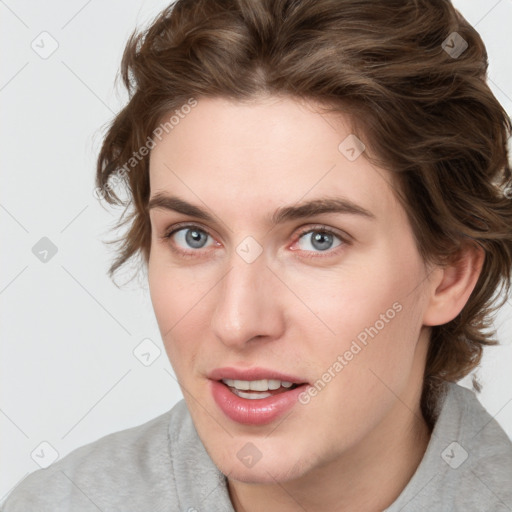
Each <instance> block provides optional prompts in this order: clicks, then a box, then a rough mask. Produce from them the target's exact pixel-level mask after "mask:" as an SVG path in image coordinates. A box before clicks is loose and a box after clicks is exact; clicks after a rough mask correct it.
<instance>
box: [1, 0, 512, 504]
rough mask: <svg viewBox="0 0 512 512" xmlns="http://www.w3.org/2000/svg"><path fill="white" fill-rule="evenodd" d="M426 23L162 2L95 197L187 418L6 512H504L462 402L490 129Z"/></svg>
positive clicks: (139, 434) (282, 3) (129, 51)
mask: <svg viewBox="0 0 512 512" xmlns="http://www.w3.org/2000/svg"><path fill="white" fill-rule="evenodd" d="M486 69H487V56H486V51H485V48H484V45H483V43H482V41H481V39H480V37H479V35H478V34H477V32H476V31H475V30H474V29H473V28H472V27H471V26H470V25H469V24H468V23H467V22H466V21H465V20H464V18H463V17H462V16H461V15H460V14H459V13H458V12H457V11H456V10H455V9H454V8H453V6H452V5H451V4H450V2H449V1H448V0H414V1H411V0H390V1H386V2H377V1H368V0H365V1H362V0H336V1H334V0H294V1H291V0H190V1H183V0H179V1H178V2H176V3H175V4H173V5H171V6H170V7H169V8H167V9H166V10H165V11H164V12H162V13H161V15H160V16H159V17H158V19H156V20H155V22H154V23H153V24H152V26H151V27H150V28H149V29H148V30H147V31H145V32H143V33H141V34H134V35H133V36H132V38H131V39H130V41H129V43H128V45H127V48H126V51H125V54H124V57H123V61H122V76H123V79H124V82H125V85H126V87H127V88H128V89H129V91H130V93H131V96H130V101H129V103H128V104H127V106H126V107H125V108H124V109H123V110H122V111H121V112H120V113H119V114H118V115H117V117H116V118H115V119H114V121H113V123H112V125H111V126H110V128H109V131H108V133H107V135H106V137H105V140H104V143H103V147H102V149H101V152H100V155H99V159H98V169H97V189H96V195H97V197H99V198H104V199H105V200H107V201H108V202H109V203H116V202H120V199H119V197H118V196H117V195H116V187H119V186H120V183H121V182H122V183H124V184H125V185H126V188H127V190H128V191H129V194H130V201H129V202H128V203H126V206H127V208H130V215H129V216H128V217H126V218H125V219H124V223H126V225H127V227H128V229H127V232H126V236H125V238H124V239H123V240H121V246H120V248H119V255H118V258H117V259H116V261H115V262H114V263H113V265H112V267H111V269H110V271H111V274H113V273H114V272H115V270H117V269H118V268H119V267H120V266H121V265H123V264H124V263H125V262H126V261H127V260H129V259H130V258H132V257H134V256H137V255H141V256H142V264H143V265H145V267H146V269H147V272H148V278H149V286H150V291H151V298H152V303H153V306H154V310H155V314H156V318H157V321H158V325H159V328H160V331H161V334H162V340H163V343H164V345H165V348H166V351H167V355H168V357H169V359H170V362H171V364H172V366H173V368H174V370H175V373H176V376H177V378H178V380H179V383H180V386H181V389H182V391H183V395H184V400H182V401H181V402H179V403H178V404H177V405H176V406H175V407H174V408H173V409H172V410H170V411H169V412H167V413H166V414H164V415H162V416H160V417H158V418H155V419H154V420H152V421H150V422H148V423H146V424H144V425H141V426H139V427H136V428H132V429H129V430H125V431H122V432H117V433H114V434H111V435H109V436H106V437H104V438H102V439H100V440H98V441H96V442H94V443H92V444H89V445H87V446H84V447H82V448H79V449H77V450H75V451H74V452H72V453H71V454H69V455H67V456H66V457H64V458H63V459H62V460H60V461H58V462H57V463H55V464H54V465H52V466H50V467H49V468H48V469H45V470H41V471H38V472H35V473H33V474H31V475H30V476H29V477H28V478H27V479H26V480H25V481H24V482H23V483H22V484H21V485H20V486H19V487H18V488H17V489H16V490H15V492H14V493H13V494H12V495H11V497H10V498H9V499H8V500H7V503H6V505H5V508H4V510H5V512H14V511H22V510H23V511H24V512H26V511H29V510H38V511H41V510H52V511H64V510H73V511H82V510H83V511H85V510H103V511H114V510H115V511H132V510H133V511H141V510H144V511H149V510H151V511H164V510H165V511H189V512H193V511H203V510H204V511H208V512H211V511H231V512H233V511H237V512H240V511H246V512H256V511H258V512H259V511H265V512H273V511H279V512H288V511H298V510H307V511H320V510H321V511H325V512H328V511H338V512H339V511H354V510H357V511H365V512H377V511H382V510H386V511H388V512H398V511H419V510H435V511H436V512H439V511H451V512H453V511H464V512H467V511H483V510H485V511H493V512H494V511H498V510H512V443H511V441H510V440H509V439H508V438H507V436H506V434H505V433H504V431H503V430H502V429H501V428H500V427H499V425H498V424H497V422H496V421H495V420H494V419H492V417H491V416H490V415H489V414H488V413H487V412H486V411H485V409H484V408H483V407H482V406H481V405H480V403H479V402H478V400H477V399H476V398H475V395H474V394H473V393H472V392H471V391H469V390H467V389H465V388H462V387H460V386H459V385H457V384H456V382H457V381H458V380H459V379H461V378H462V377H464V376H465V375H467V374H468V373H469V372H470V371H471V370H472V369H474V368H475V367H476V366H477V365H478V363H479V360H480V357H481V354H482V349H483V347H484V346H486V345H488V344H491V343H493V339H492V337H491V335H490V334H489V332H488V326H489V321H490V313H491V311H492V307H493V305H495V301H494V299H495V298H496V294H497V292H498V291H499V290H500V289H501V287H503V286H504V287H505V290H507V287H508V285H509V283H510V271H511V268H512V201H511V196H512V194H511V193H510V191H511V188H510V187H511V186H512V178H511V173H510V166H509V162H508V155H507V141H508V138H509V136H510V129H511V126H510V121H509V119H508V117H507V115H506V113H505V112H504V110H503V109H502V107H501V106H500V104H499V103H498V101H497V100H496V98H495V97H494V96H493V94H492V93H491V91H490V90H489V88H488V86H487V85H486V82H485V75H486Z"/></svg>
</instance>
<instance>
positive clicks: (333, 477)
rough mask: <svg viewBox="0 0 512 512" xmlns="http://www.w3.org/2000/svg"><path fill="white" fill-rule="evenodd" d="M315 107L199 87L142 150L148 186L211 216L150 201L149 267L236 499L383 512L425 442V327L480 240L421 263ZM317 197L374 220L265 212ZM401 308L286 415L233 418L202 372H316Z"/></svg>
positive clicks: (462, 292) (379, 188)
mask: <svg viewBox="0 0 512 512" xmlns="http://www.w3.org/2000/svg"><path fill="white" fill-rule="evenodd" d="M318 107H319V105H318V104H315V103H313V102H309V103H305V102H299V101H298V100H295V99H292V98H287V97H265V98H258V99H257V100H255V101H252V102H245V103H239V102H231V101H228V100H226V99H222V98H215V99H206V98H201V99H199V101H198V105H197V106H196V107H195V108H194V109H192V111H191V112H190V113H189V114H188V115H187V116H186V117H185V118H184V119H182V120H181V121H180V123H179V124H178V125H177V126H176V127H175V128H174V129H173V130H172V131H170V132H169V133H168V134H166V135H165V136H164V138H163V139H162V141H161V142H159V143H158V144H157V145H156V147H155V148H154V149H153V150H152V152H151V157H150V184H151V197H154V196H155V194H157V193H167V194H172V195H175V196H178V197H180V198H182V199H183V200H185V201H187V202H189V203H193V204H194V205H197V206H199V207H200V208H203V209H206V210H207V211H208V212H209V213H210V214H212V215H214V216H215V222H210V221H202V220H199V219H197V218H195V217H190V216H188V215H184V214H182V213H177V212H173V211H169V210H166V209H162V208H153V209H151V210H150V218H151V229H152V242H151V253H150V258H149V261H148V276H149V287H150V292H151V299H152V303H153V307H154V311H155V315H156V319H157V322H158V325H159V329H160V332H161V334H162V339H163V342H164V345H165V348H166V351H167V354H168V357H169V359H170V362H171V364H172V366H173V368H174V371H175V373H176V376H177V378H178V380H179V382H180V386H181V388H182V391H183V394H184V397H185V400H186V402H187V406H188V408H189V411H190V414H191V416H192V419H193V421H194V424H195V426H196V429H197V431H198V434H199V436H200V438H201V440H202V442H203V444H204V446H205V448H206V450H207V451H208V453H209V455H210V457H211V458H212V460H213V461H214V463H215V464H216V465H217V467H218V468H219V469H220V470H221V471H222V472H223V473H224V474H225V475H227V476H228V484H229V492H230V497H231V500H232V502H233V505H234V507H235V509H236V510H237V511H248V512H249V511H250V512H253V511H266V512H269V511H270V512H272V511H274V510H275V511H278V510H279V511H280V512H283V511H285V512H286V511H292V510H294V511H295V510H298V509H299V510H300V509H301V507H303V508H304V509H305V510H323V511H331V510H332V511H334V510H336V511H343V510H362V511H378V510H382V509H384V508H385V507H387V506H389V505H390V504H391V503H392V502H393V501H394V500H395V499H396V498H397V497H398V495H399V494H400V492H401V491H402V490H403V489H404V487H405V486H406V484H407V482H408V481H409V479H410V478H411V476H412V475H413V473H414V471H415V469H416V468H417V466H418V464H419V462H420V461H421V458H422V456H423V454H424V452H425V449H426V446H427V444H428V441H429V438H430V432H429V430H428V428H427V426H426V423H425V421H424V419H423V417H422V415H421V412H420V406H419V402H420V395H421V389H422V375H423V370H424V367H425V358H426V353H427V348H428V340H429V335H430V326H432V325H438V324H442V323H446V322H448V321H450V320H451V319H453V318H454V317H455V316H456V315H457V314H458V313H459V312H460V310H461V309H462V307H463V306H464V304H465V302H466V301H467V299H468V297H469V295H470V293H471V290H472V289H473V287H474V285H475V283H476V280H477V278H478V273H479V271H480V268H481V264H482V261H483V260H482V254H481V253H480V252H479V251H477V250H476V249H475V250H467V251H466V252H465V253H464V257H463V258H461V260H459V262H458V263H457V264H456V266H455V265H454V266H449V267H445V268H440V267H433V266H432V267H431V266H427V265H426V264H425V263H424V261H423V260H422V258H421V256H420V255H419V253H418V250H417V248H416V245H415V242H414V237H413V233H412V230H411V227H410V224H409V221H408V219H407V216H406V214H405V211H404V209H403V208H402V206H401V205H400V204H399V202H398V201H397V200H396V198H395V195H394V191H393V180H392V176H391V174H390V173H389V172H388V171H385V170H383V169H378V168H375V167H374V166H373V165H371V164H370V163H369V161H368V160H367V159H366V158H365V157H364V154H363V155H361V156H360V157H359V158H357V159H356V160H354V161H349V160H348V159H347V158H346V157H345V156H344V154H342V153H341V152H340V151H339V150H338V146H339V144H340V143H341V142H342V141H343V140H344V139H345V138H346V137H347V136H348V135H349V134H350V133H351V129H350V124H349V122H348V119H346V118H344V117H342V116H340V115H338V116H334V115H333V114H321V113H319V109H318ZM369 150H370V148H369V147H368V146H367V150H366V151H369ZM325 196H329V197H344V198H346V199H350V200H351V201H352V202H354V203H356V204H357V205H359V206H361V207H363V208H365V209H367V210H369V211H370V212H371V213H372V214H373V215H374V218H366V217H363V216H360V215H354V214H343V213H323V214H317V215H314V216H311V217H308V218H307V219H297V220H289V221H286V222H285V223H283V224H279V225H276V226H274V227H272V226H271V225H270V224H268V222H267V220H266V219H267V216H269V215H271V214H272V213H273V212H274V211H275V210H276V209H277V208H279V207H282V206H285V205H294V204H296V203H297V202H299V201H306V200H311V199H316V198H320V197H325ZM180 222H190V223H191V224H193V225H194V226H197V228H199V229H202V230H203V231H204V232H205V234H204V237H205V241H204V246H203V247H202V248H195V246H191V245H190V244H187V242H186V240H185V234H187V230H186V228H184V229H183V230H182V231H181V232H180V233H176V234H174V235H173V236H172V237H171V238H168V239H166V238H164V235H165V234H166V232H168V231H169V230H170V228H171V227H172V226H175V225H176V224H177V223H180ZM197 228H196V229H197ZM299 228H300V230H299ZM321 228H324V229H325V228H327V229H332V230H334V231H335V232H336V236H335V237H334V238H333V239H332V242H331V245H330V246H329V243H325V242H324V243H325V246H324V247H327V249H326V250H321V249H318V244H317V245H315V244H314V243H313V241H312V234H311V231H310V232H309V234H302V232H307V231H308V229H311V230H313V231H314V233H316V232H318V231H320V232H321V231H322V229H321ZM193 230H194V228H192V231H193ZM301 230H303V231H301ZM314 233H313V234H314ZM338 234H339V235H340V237H342V238H337V236H338ZM206 235H209V236H208V237H206ZM247 236H252V237H253V238H254V239H255V240H256V241H257V242H258V243H259V244H260V245H261V247H262V248H263V252H262V254H261V255H259V256H258V257H257V258H256V259H255V261H253V262H252V263H248V262H247V261H245V260H244V259H243V258H241V257H240V256H239V254H238V253H237V252H236V248H237V246H238V245H239V244H240V243H241V242H242V241H243V240H244V239H245V238H246V237H247ZM343 240H344V241H343ZM321 247H322V246H321ZM173 248H174V249H176V250H179V249H181V250H183V251H185V252H187V253H189V254H190V257H188V258H187V257H184V256H183V255H181V254H179V253H177V252H174V251H173ZM308 256H311V257H308ZM395 303H399V305H400V306H401V308H402V309H401V311H400V312H398V313H396V315H395V316H394V318H393V319H391V320H389V321H388V322H387V323H386V324H385V327H384V328H383V329H382V330H380V331H379V333H378V335H377V336H375V337H374V338H373V339H370V340H369V342H368V344H367V346H365V347H364V349H363V350H361V351H360V352H359V353H358V354H357V355H355V356H354V357H353V358H352V360H350V361H348V362H347V364H346V365H345V366H344V367H343V369H342V370H341V371H339V372H337V373H335V377H334V378H332V379H331V381H330V382H329V383H328V384H327V385H326V386H325V388H324V389H323V390H322V391H321V392H319V393H318V394H317V395H316V396H315V397H313V398H311V400H310V401H309V403H307V404H305V405H303V404H300V403H297V404H296V405H295V406H294V407H293V409H292V411H291V413H289V414H288V415H285V417H284V418H278V420H276V421H275V422H272V423H271V424H269V425H263V426H252V425H241V424H238V423H236V422H234V421H232V420H231V419H229V418H227V417H226V416H225V415H224V413H223V412H222V411H221V410H220V409H219V408H218V406H217V405H216V404H215V402H214V400H213V398H212V396H211V394H210V392H209V386H208V384H209V381H208V379H207V374H208V372H209V371H211V370H213V369H214V368H218V367H224V366H237V367H242V368H250V367H252V366H260V367H265V368H271V369H276V370H279V371H282V372H284V373H289V374H292V375H297V376H301V377H303V380H304V381H307V382H310V383H314V382H315V381H316V380H317V379H319V378H321V377H322V375H323V374H324V373H325V372H326V371H327V370H328V369H329V368H332V366H333V363H334V362H335V361H336V360H337V357H338V356H339V355H340V354H344V353H345V352H346V351H347V350H349V348H350V346H351V343H352V341H353V340H355V339H356V337H357V335H358V334H359V333H361V332H362V331H364V329H365V328H367V327H369V326H372V325H375V323H376V321H377V320H379V318H381V315H382V314H385V312H386V311H387V310H388V309H389V308H392V305H393V304H395ZM248 442H251V443H253V444H254V445H255V446H256V447H257V448H258V450H259V451H260V452H261V454H262V457H261V459H260V460H259V461H258V462H257V463H256V464H255V465H254V466H253V467H251V468H248V467H246V466H245V465H244V464H242V463H241V461H240V460H239V459H238V457H237V452H238V451H239V450H240V449H241V448H242V447H244V445H245V444H246V443H248Z"/></svg>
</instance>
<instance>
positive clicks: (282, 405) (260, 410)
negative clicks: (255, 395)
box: [208, 368, 308, 425]
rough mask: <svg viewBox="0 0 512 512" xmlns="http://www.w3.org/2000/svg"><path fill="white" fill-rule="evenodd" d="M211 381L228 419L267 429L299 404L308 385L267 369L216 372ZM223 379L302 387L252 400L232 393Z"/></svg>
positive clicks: (213, 373) (225, 369)
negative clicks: (272, 380) (286, 383)
mask: <svg viewBox="0 0 512 512" xmlns="http://www.w3.org/2000/svg"><path fill="white" fill-rule="evenodd" d="M208 377H209V378H210V390H211V393H212V396H213V399H214V401H215V403H216V404H217V405H218V406H219V408H220V409H221V410H222V412H223V413H224V414H225V415H226V416H227V417H228V418H230V419H231V420H233V421H236V422H237V423H242V424H244V425H265V424H267V423H271V422H272V421H274V420H276V419H277V418H278V417H279V416H281V415H283V414H284V413H285V412H287V411H289V410H290V409H291V408H292V407H293V406H294V405H295V404H296V403H297V401H298V397H299V395H300V394H301V393H302V392H303V391H304V389H305V387H306V386H307V385H308V384H307V383H305V382H304V380H301V379H300V378H298V377H295V376H293V375H286V374H283V373H281V372H275V371H273V370H265V369H263V368H250V369H244V370H241V369H237V368H218V369H216V370H214V371H212V372H211V373H210V374H209V375H208ZM220 379H235V380H260V379H277V380H281V381H287V382H293V383H294V384H301V385H299V386H297V387H296V388H294V389H291V390H289V391H285V392H283V393H279V394H277V395H273V396H269V397H267V398H260V399H257V400H251V399H249V398H242V397H239V396H237V395H235V394H234V393H232V392H231V391H230V389H229V388H228V386H226V385H225V384H224V383H222V382H220Z"/></svg>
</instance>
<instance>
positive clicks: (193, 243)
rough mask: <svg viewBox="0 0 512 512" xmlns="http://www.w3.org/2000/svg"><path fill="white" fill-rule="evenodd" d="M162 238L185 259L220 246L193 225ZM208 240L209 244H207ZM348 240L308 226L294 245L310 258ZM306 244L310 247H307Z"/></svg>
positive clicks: (322, 227)
mask: <svg viewBox="0 0 512 512" xmlns="http://www.w3.org/2000/svg"><path fill="white" fill-rule="evenodd" d="M163 238H164V239H166V240H171V239H173V243H172V244H170V246H171V250H172V251H174V252H175V253H178V254H180V255H181V256H183V257H185V258H188V257H194V256H200V255H201V251H200V249H205V248H208V247H211V246H220V245H221V244H220V243H218V242H217V241H215V240H214V239H213V237H212V236H211V235H209V234H208V232H207V231H206V230H205V229H202V228H201V227H199V226H197V225H194V224H190V225H185V226H183V225H181V226H180V225H178V226H175V227H174V229H172V230H170V231H169V232H168V233H167V234H165V235H164V236H163ZM209 239H210V243H208V242H209ZM349 240H350V239H349V238H348V237H347V238H345V237H343V236H341V235H339V234H337V233H335V232H334V231H333V230H331V229H329V228H327V227H325V226H313V227H311V226H309V229H308V230H303V231H302V232H301V233H299V235H298V238H297V242H295V243H296V244H297V245H298V246H299V247H298V248H299V249H300V251H301V252H303V253H304V254H305V256H306V257H311V258H312V257H318V256H320V255H321V253H327V254H326V256H332V255H334V254H337V253H338V251H336V250H333V249H335V248H336V247H339V246H342V245H349V244H350V241H349ZM308 243H309V244H310V247H307V244H308ZM305 245H306V246H305ZM311 247H312V248H311ZM294 250H295V249H294ZM308 253H309V254H308Z"/></svg>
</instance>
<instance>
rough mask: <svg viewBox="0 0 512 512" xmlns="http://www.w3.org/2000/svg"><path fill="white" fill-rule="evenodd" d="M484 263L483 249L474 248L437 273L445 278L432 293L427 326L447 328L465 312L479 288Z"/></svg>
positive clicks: (465, 249) (463, 250) (426, 316)
mask: <svg viewBox="0 0 512 512" xmlns="http://www.w3.org/2000/svg"><path fill="white" fill-rule="evenodd" d="M484 260H485V252H484V250H483V249H482V247H480V246H478V245H476V244H472V245H467V246H466V247H465V248H464V249H461V252H460V253H459V257H458V258H457V260H456V261H454V262H453V263H451V264H449V265H447V266H446V267H442V268H438V269H437V270H438V271H439V272H440V274H441V276H440V279H438V280H436V282H435V283H434V284H433V287H432V290H431V291H430V298H429V302H428V306H427V308H426V310H425V314H424V316H423V325H427V326H435V325H443V324H446V323H448V322H450V321H452V320H453V319H454V318H455V317H456V316H457V315H458V314H459V313H460V312H461V311H462V309H463V308H464V306H465V305H466V303H467V301H468V299H469V297H470V295H471V292H472V291H473V290H474V288H475V286H476V283H477V281H478V278H479V276H480V273H481V271H482V267H483V264H484Z"/></svg>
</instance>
